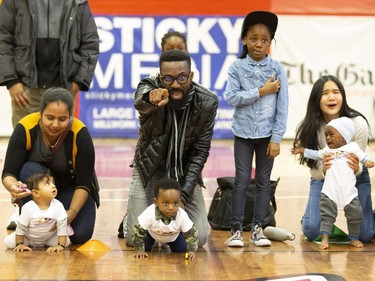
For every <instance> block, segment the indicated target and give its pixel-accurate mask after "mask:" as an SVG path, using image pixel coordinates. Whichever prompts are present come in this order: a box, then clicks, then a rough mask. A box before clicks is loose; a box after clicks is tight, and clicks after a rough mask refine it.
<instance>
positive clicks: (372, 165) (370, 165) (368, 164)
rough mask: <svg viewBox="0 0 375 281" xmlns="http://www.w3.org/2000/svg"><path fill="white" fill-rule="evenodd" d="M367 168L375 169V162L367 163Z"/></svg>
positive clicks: (368, 161)
mask: <svg viewBox="0 0 375 281" xmlns="http://www.w3.org/2000/svg"><path fill="white" fill-rule="evenodd" d="M365 166H366V167H367V168H373V167H374V161H370V160H367V161H365Z"/></svg>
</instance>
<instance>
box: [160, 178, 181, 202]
mask: <svg viewBox="0 0 375 281" xmlns="http://www.w3.org/2000/svg"><path fill="white" fill-rule="evenodd" d="M161 189H162V190H169V189H174V190H177V191H178V192H180V193H181V190H182V188H181V185H180V183H179V182H178V181H177V180H175V179H161V180H159V181H158V182H157V183H156V184H155V188H154V197H155V198H158V196H159V190H161Z"/></svg>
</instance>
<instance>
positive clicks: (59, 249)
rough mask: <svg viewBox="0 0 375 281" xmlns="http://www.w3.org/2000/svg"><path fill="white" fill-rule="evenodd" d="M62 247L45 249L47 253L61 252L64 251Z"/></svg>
mask: <svg viewBox="0 0 375 281" xmlns="http://www.w3.org/2000/svg"><path fill="white" fill-rule="evenodd" d="M64 249H65V248H64V247H63V246H60V245H56V246H52V247H49V248H48V249H47V252H48V253H53V252H61V251H64Z"/></svg>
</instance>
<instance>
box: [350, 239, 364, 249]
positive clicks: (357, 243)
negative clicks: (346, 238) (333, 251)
mask: <svg viewBox="0 0 375 281" xmlns="http://www.w3.org/2000/svg"><path fill="white" fill-rule="evenodd" d="M350 244H351V245H352V246H353V247H356V248H363V247H364V245H363V243H362V242H361V241H359V240H350Z"/></svg>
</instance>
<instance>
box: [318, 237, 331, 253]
mask: <svg viewBox="0 0 375 281" xmlns="http://www.w3.org/2000/svg"><path fill="white" fill-rule="evenodd" d="M328 248H329V241H328V234H322V242H320V245H319V249H320V250H327V249H328Z"/></svg>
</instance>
